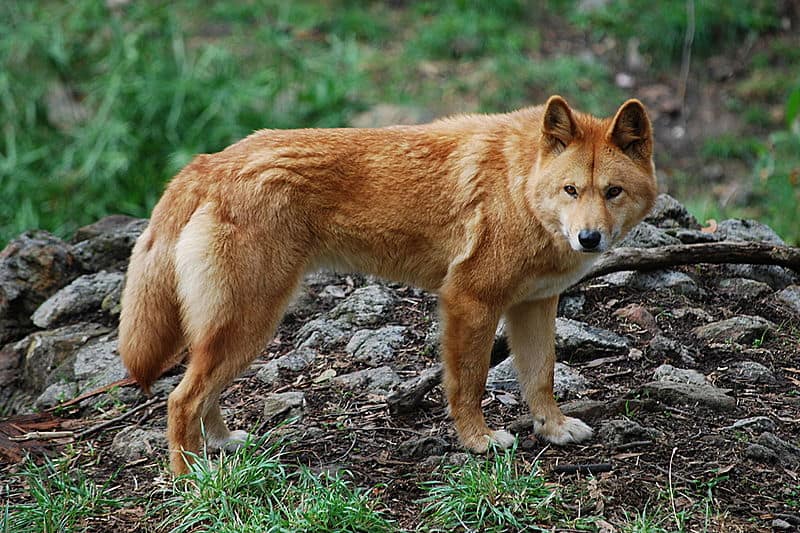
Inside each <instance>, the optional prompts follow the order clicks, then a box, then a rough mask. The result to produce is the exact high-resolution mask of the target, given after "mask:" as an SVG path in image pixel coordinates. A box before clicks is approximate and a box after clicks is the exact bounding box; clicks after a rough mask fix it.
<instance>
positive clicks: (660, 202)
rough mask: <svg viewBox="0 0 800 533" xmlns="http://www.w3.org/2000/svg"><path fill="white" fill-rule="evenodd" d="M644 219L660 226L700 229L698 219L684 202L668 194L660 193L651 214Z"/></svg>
mask: <svg viewBox="0 0 800 533" xmlns="http://www.w3.org/2000/svg"><path fill="white" fill-rule="evenodd" d="M644 220H645V222H647V223H649V224H652V225H654V226H657V227H659V228H675V227H681V228H690V229H700V224H698V223H697V219H696V218H694V217H693V216H692V215H691V214H690V213H689V211H688V210H687V209H686V207H684V206H683V204H681V203H680V202H679V201H678V200H676V199H675V198H673V197H672V196H670V195H668V194H659V195H658V197H657V198H656V203H655V205H654V206H653V209H651V210H650V214H649V215H648V216H647V217H646V218H645V219H644Z"/></svg>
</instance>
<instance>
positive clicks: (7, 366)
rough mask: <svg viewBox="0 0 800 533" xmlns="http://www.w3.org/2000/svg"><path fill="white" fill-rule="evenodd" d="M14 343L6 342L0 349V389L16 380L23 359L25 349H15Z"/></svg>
mask: <svg viewBox="0 0 800 533" xmlns="http://www.w3.org/2000/svg"><path fill="white" fill-rule="evenodd" d="M14 344H15V343H8V344H6V345H5V346H3V347H2V349H0V389H2V388H4V387H8V386H9V385H11V384H13V383H14V382H15V381H17V379H18V378H19V374H20V369H21V368H22V361H24V359H25V350H24V349H16V348H15V347H14Z"/></svg>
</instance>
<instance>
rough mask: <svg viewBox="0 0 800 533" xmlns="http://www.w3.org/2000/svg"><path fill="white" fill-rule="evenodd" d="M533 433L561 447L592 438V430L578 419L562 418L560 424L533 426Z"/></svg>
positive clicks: (537, 424) (538, 424) (546, 423)
mask: <svg viewBox="0 0 800 533" xmlns="http://www.w3.org/2000/svg"><path fill="white" fill-rule="evenodd" d="M533 429H534V432H535V433H536V434H537V435H539V436H540V437H542V438H543V439H545V440H548V441H550V442H552V443H553V444H558V445H563V444H569V443H572V442H582V441H585V440H587V439H589V438H591V437H592V435H593V434H594V432H593V431H592V428H590V427H589V426H588V425H586V424H585V423H584V422H583V420H580V419H579V418H572V417H570V416H566V417H564V419H563V420H562V421H561V423H560V424H549V423H548V422H545V423H544V424H540V423H538V422H537V423H536V424H534V428H533Z"/></svg>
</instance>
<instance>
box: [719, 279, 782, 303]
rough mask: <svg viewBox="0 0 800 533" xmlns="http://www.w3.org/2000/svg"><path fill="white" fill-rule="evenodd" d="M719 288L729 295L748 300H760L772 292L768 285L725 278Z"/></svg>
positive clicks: (754, 281) (747, 280) (749, 280)
mask: <svg viewBox="0 0 800 533" xmlns="http://www.w3.org/2000/svg"><path fill="white" fill-rule="evenodd" d="M719 288H720V289H721V290H722V291H723V292H725V293H727V294H731V295H735V296H738V297H740V298H742V299H747V300H758V299H759V298H761V297H762V296H766V295H767V294H769V293H771V292H772V288H771V287H770V286H769V285H767V284H766V283H763V282H761V281H756V280H754V279H748V278H725V279H723V280H721V281H720V282H719Z"/></svg>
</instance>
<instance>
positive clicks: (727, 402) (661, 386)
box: [639, 381, 736, 411]
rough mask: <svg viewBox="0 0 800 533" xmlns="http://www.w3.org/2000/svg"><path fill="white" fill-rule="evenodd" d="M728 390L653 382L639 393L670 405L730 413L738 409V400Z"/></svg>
mask: <svg viewBox="0 0 800 533" xmlns="http://www.w3.org/2000/svg"><path fill="white" fill-rule="evenodd" d="M727 392H729V391H728V389H718V388H716V387H712V386H710V385H690V384H688V383H675V382H673V381H651V382H649V383H645V384H644V385H642V386H641V387H640V389H639V393H640V394H642V395H644V396H647V397H649V398H652V399H654V400H658V401H660V402H663V403H666V404H668V405H687V404H688V405H699V406H702V407H707V408H709V409H714V410H717V411H730V410H733V409H735V408H736V400H735V399H734V398H732V397H730V396H728V395H727V394H726V393H727Z"/></svg>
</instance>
